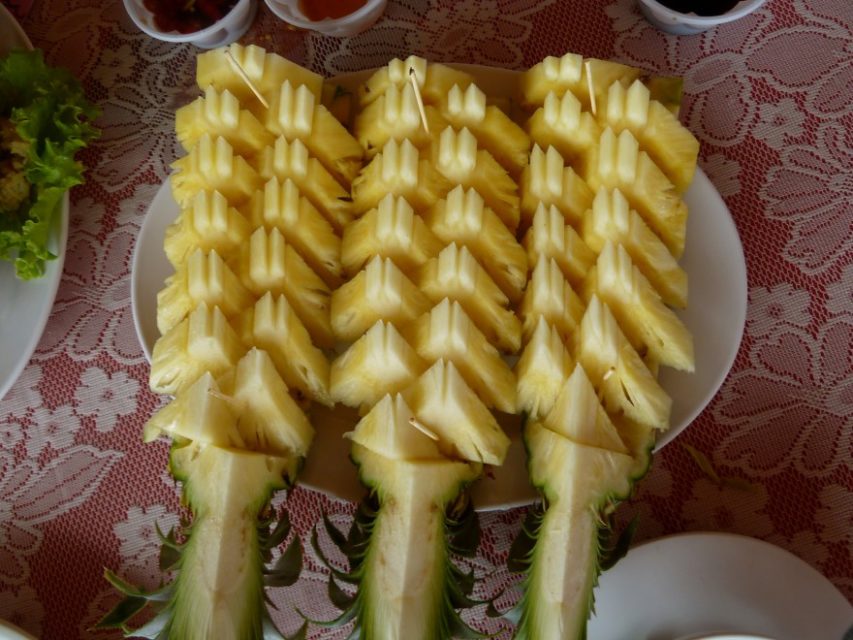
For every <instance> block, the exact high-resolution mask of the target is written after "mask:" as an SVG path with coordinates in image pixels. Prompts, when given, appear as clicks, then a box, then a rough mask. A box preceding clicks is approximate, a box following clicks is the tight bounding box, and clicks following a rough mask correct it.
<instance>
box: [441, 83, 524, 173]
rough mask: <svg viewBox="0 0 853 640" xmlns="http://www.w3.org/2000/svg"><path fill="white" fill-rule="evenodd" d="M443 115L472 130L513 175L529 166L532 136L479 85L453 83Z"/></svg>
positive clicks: (456, 126)
mask: <svg viewBox="0 0 853 640" xmlns="http://www.w3.org/2000/svg"><path fill="white" fill-rule="evenodd" d="M441 115H442V116H443V117H444V119H445V120H446V121H447V122H449V123H450V124H451V125H453V127H455V128H456V129H462V128H467V129H468V130H470V131H471V132H472V133H473V134H474V136H475V137H476V138H477V141H478V142H479V143H480V144H481V145H482V146H483V148H484V149H485V150H486V151H488V152H489V153H491V154H492V155H493V156H494V157H495V160H497V161H498V162H499V163H500V164H501V166H502V167H503V168H504V169H506V170H507V171H508V172H509V173H510V175H512V176H516V177H517V176H519V175H520V174H521V170H522V169H524V167H525V166H526V165H527V156H528V154H529V153H530V145H531V142H530V137H529V136H528V135H527V133H525V131H524V129H522V128H521V127H519V126H518V125H517V124H516V123H515V122H513V121H512V120H511V119H510V118H509V116H507V115H506V114H505V113H504V112H503V111H501V110H500V109H499V108H498V107H496V106H494V105H490V104H486V94H485V93H483V91H482V90H481V89H480V88H479V87H478V86H477V85H475V84H470V85H468V88H467V89H462V88H460V86H459V85H456V84H455V85H453V87H451V89H450V91H448V93H447V95H446V96H445V97H444V98H443V99H442V101H441ZM443 128H444V127H442V128H440V129H435V131H441V130H442V129H443ZM430 130H431V131H432V130H433V129H432V124H430Z"/></svg>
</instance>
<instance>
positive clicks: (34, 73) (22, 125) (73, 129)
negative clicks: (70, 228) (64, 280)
mask: <svg viewBox="0 0 853 640" xmlns="http://www.w3.org/2000/svg"><path fill="white" fill-rule="evenodd" d="M97 115H98V109H97V108H96V107H95V106H94V105H92V104H91V103H90V102H89V101H88V100H87V99H86V96H85V94H84V92H83V87H82V86H81V85H80V83H79V82H78V81H77V79H76V78H74V76H73V75H71V73H70V72H69V71H67V70H65V69H61V68H56V67H51V66H49V65H47V64H46V63H45V61H44V55H43V54H42V52H41V51H38V50H36V51H13V52H11V53H10V54H9V55H8V56H6V57H5V58H3V59H0V118H6V119H8V120H10V121H11V123H12V124H13V126H14V127H15V131H16V132H17V134H18V136H19V137H20V138H21V140H22V141H23V142H24V143H25V144H26V145H27V152H26V160H25V163H24V168H23V171H24V175H25V177H26V179H27V181H28V182H29V183H30V185H31V193H30V198H29V200H28V201H26V202H25V203H24V204H23V205H22V206H21V207H20V208H19V209H17V210H15V211H4V210H2V207H0V259H3V260H10V261H13V262H14V264H15V273H16V274H17V276H18V277H19V278H21V279H23V280H30V279H33V278H38V277H40V276H41V275H43V274H44V264H45V261H47V260H52V259H54V258H55V257H56V256H55V255H53V254H52V253H51V252H50V251H48V249H47V240H48V237H49V235H50V229H51V227H52V224H53V219H54V216H56V215H57V214H58V212H59V210H60V206H61V202H62V196H63V194H64V193H65V191H66V190H67V189H69V188H70V187H73V186H74V185H76V184H80V183H82V182H83V171H84V167H83V165H82V164H81V163H80V162H78V161H77V160H75V154H76V153H77V152H78V151H79V150H80V149H82V148H84V147H85V146H86V145H87V143H89V142H90V141H91V140H93V139H95V138H96V137H97V135H98V131H97V129H96V128H95V127H94V126H93V125H92V120H94V119H95V118H96V117H97Z"/></svg>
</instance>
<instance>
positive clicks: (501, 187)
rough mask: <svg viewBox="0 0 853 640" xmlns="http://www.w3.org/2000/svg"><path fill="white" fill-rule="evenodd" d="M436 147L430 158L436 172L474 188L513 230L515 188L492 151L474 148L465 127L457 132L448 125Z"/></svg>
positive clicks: (516, 210) (516, 218)
mask: <svg viewBox="0 0 853 640" xmlns="http://www.w3.org/2000/svg"><path fill="white" fill-rule="evenodd" d="M435 149H436V150H435V152H434V158H433V160H434V162H435V166H436V168H437V169H438V171H439V172H440V173H441V174H442V175H443V176H444V177H445V178H447V179H448V180H449V181H451V182H453V183H456V184H461V185H462V186H464V187H467V188H472V189H474V190H476V191H477V193H479V194H480V195H481V196H482V197H483V200H484V201H485V202H486V204H487V205H488V206H489V208H490V209H491V210H492V211H494V212H495V213H496V214H497V216H498V217H499V218H500V219H501V221H502V222H503V223H504V224H505V225H506V226H507V227H508V228H509V230H510V231H512V232H515V230H516V229H517V228H518V221H519V200H518V187H517V186H516V184H515V182H514V181H513V179H512V177H511V176H510V175H509V174H508V173H507V172H506V169H504V168H503V167H502V166H501V165H500V164H499V163H498V161H497V160H495V158H494V156H492V154H491V153H489V152H488V151H485V150H483V149H480V150H478V149H477V139H476V138H475V137H474V135H473V134H472V133H471V132H470V131H469V130H468V129H467V128H463V129H461V130H460V131H458V132H457V131H456V130H454V129H453V127H447V128H446V129H445V130H444V131H442V132H441V136H440V137H439V140H438V145H437V147H436V148H435ZM445 193H446V192H445ZM442 195H444V194H442Z"/></svg>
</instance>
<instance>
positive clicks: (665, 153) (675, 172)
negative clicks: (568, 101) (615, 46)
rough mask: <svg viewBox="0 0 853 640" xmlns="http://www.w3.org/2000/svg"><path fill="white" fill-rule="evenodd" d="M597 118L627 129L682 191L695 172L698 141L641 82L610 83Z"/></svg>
mask: <svg viewBox="0 0 853 640" xmlns="http://www.w3.org/2000/svg"><path fill="white" fill-rule="evenodd" d="M599 118H600V119H601V120H602V121H603V122H605V123H606V124H607V125H608V126H610V127H611V128H613V129H614V131H621V130H622V129H628V130H629V131H631V133H633V134H634V137H636V138H637V140H638V141H639V142H640V146H641V147H642V149H643V150H644V151H646V152H647V153H648V154H649V156H650V157H651V159H652V160H653V161H654V162H655V164H656V165H657V166H658V167H660V169H661V170H662V171H663V172H664V173H665V174H666V176H667V177H668V178H669V179H670V180H671V181H672V183H673V184H674V185H675V188H676V189H677V190H678V191H679V192H680V193H683V192H684V191H686V190H687V187H689V186H690V182H691V181H692V180H693V174H694V173H695V172H696V160H697V158H698V156H699V141H698V140H697V139H696V137H695V136H694V135H693V134H692V133H690V131H688V130H687V128H686V127H685V126H684V125H682V124H681V122H679V121H678V117H676V116H675V115H674V114H673V113H672V112H671V111H670V110H669V109H667V108H666V107H665V106H664V105H662V104H661V103H660V102H658V101H657V100H652V99H651V93H650V91H649V89H648V87H646V85H644V84H643V83H642V82H640V81H639V80H635V81H634V82H633V83H632V84H631V86H630V87H628V88H627V89H626V88H625V86H624V85H623V84H622V83H621V82H614V83H613V84H612V85H611V86H610V89H609V90H608V92H607V101H606V102H605V104H604V108H603V109H601V110H600V111H599Z"/></svg>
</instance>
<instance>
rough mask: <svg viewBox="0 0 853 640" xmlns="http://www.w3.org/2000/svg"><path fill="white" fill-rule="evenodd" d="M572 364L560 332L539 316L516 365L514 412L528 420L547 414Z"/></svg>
mask: <svg viewBox="0 0 853 640" xmlns="http://www.w3.org/2000/svg"><path fill="white" fill-rule="evenodd" d="M572 364H573V362H572V357H571V355H569V352H568V350H567V349H566V347H565V346H564V344H563V338H562V336H561V335H560V332H559V331H557V328H556V327H552V326H551V325H549V324H548V322H547V321H546V320H545V318H544V317H542V316H539V319H538V320H537V321H536V328H535V329H534V330H533V335H532V336H531V337H530V340H528V341H527V344H526V345H524V349H523V350H522V352H521V357H520V358H519V359H518V362H517V363H516V365H515V377H516V379H517V380H518V400H517V411H518V412H519V413H524V414H526V415H527V416H528V418H530V419H536V418H539V417H542V416H545V415H547V413H548V412H549V411H551V407H553V406H554V401H555V400H556V399H557V395H558V394H559V393H560V389H562V387H563V382H564V381H565V380H566V378H568V377H569V373H570V372H571V369H572Z"/></svg>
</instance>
